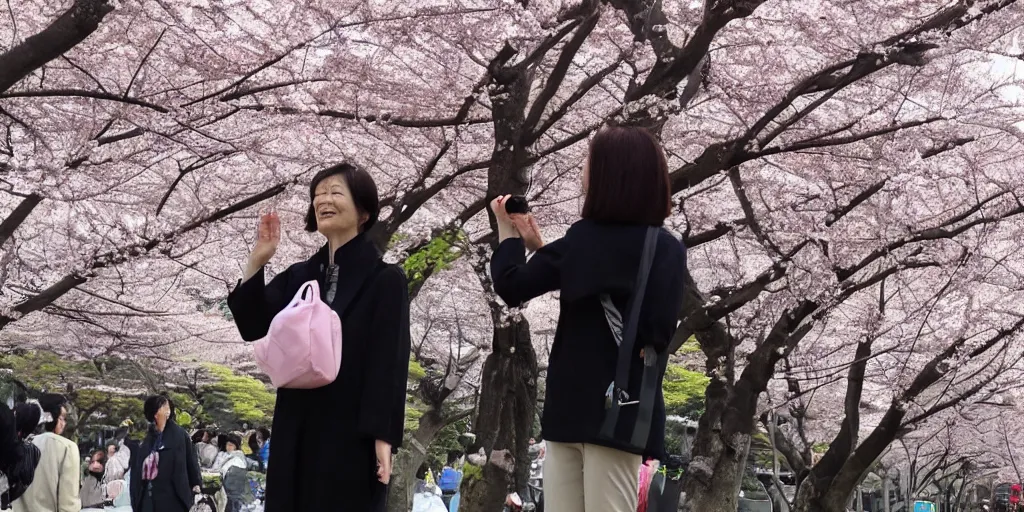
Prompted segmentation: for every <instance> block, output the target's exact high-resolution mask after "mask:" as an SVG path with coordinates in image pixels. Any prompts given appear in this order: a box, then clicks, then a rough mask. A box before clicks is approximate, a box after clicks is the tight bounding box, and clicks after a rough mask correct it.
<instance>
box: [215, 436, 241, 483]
mask: <svg viewBox="0 0 1024 512" xmlns="http://www.w3.org/2000/svg"><path fill="white" fill-rule="evenodd" d="M223 436H224V437H223V438H222V439H223V443H224V451H222V452H220V453H218V454H217V459H216V460H215V461H214V463H213V470H214V471H217V472H218V473H220V476H221V477H222V478H223V477H224V476H225V475H227V474H228V470H229V469H231V468H234V467H237V468H242V470H243V471H245V470H246V469H247V468H248V467H249V464H248V461H247V460H246V459H245V453H243V452H242V450H241V446H242V438H241V437H239V436H237V435H234V434H223Z"/></svg>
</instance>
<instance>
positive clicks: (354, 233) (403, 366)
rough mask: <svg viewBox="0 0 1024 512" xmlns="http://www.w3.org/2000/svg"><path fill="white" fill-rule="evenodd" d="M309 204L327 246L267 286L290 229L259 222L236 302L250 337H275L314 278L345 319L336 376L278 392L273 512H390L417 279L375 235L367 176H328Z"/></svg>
mask: <svg viewBox="0 0 1024 512" xmlns="http://www.w3.org/2000/svg"><path fill="white" fill-rule="evenodd" d="M309 197H310V201H311V204H310V206H309V210H308V212H307V214H306V229H307V231H317V232H319V233H320V234H321V235H323V236H324V237H325V238H326V239H327V243H326V244H324V246H323V247H322V248H321V249H320V250H319V251H317V253H316V254H314V255H313V256H312V257H311V258H309V259H308V260H306V261H302V262H299V263H296V264H293V265H291V266H290V267H288V268H287V269H286V270H284V271H283V272H281V273H279V274H278V275H276V276H275V277H274V278H273V280H271V281H270V282H269V283H267V284H265V278H264V267H265V265H266V264H267V263H268V262H269V261H270V259H271V257H272V256H273V255H274V253H275V252H276V250H277V246H278V242H279V241H280V239H281V230H280V220H279V219H278V217H277V215H276V214H273V213H270V214H266V215H264V216H262V218H261V219H260V226H259V233H258V240H257V242H256V245H255V247H254V248H253V250H252V253H251V254H250V256H249V261H248V264H247V265H246V269H245V275H244V278H243V279H242V281H241V282H240V283H239V285H238V286H237V287H236V288H235V289H234V290H233V291H232V292H231V294H230V295H228V306H229V307H230V308H231V313H232V314H233V315H234V318H235V323H236V324H237V326H238V330H239V332H240V333H241V335H242V338H243V339H245V340H247V341H253V340H257V339H260V338H262V337H264V336H266V334H267V331H268V329H269V327H270V322H271V320H272V319H273V318H274V316H275V315H276V314H277V313H278V312H280V311H281V310H282V309H283V308H284V307H285V306H286V305H287V304H288V303H289V302H291V300H292V299H293V298H294V296H295V293H296V292H297V291H298V290H299V289H300V287H301V286H302V285H303V284H304V283H306V282H309V281H314V280H315V281H318V282H319V283H320V290H321V299H322V300H323V301H324V302H325V303H327V304H328V305H330V307H331V308H332V309H333V310H334V311H336V312H337V313H338V316H339V317H340V318H341V328H342V339H343V340H344V341H343V345H342V349H343V357H342V363H341V369H340V371H339V373H338V377H337V379H336V380H335V381H334V382H333V383H331V384H328V385H326V386H324V387H321V388H317V389H278V390H277V404H276V406H275V408H274V422H273V432H274V449H273V451H271V452H270V456H269V460H267V461H265V462H266V465H267V484H266V485H267V487H266V501H265V505H266V512H293V511H294V512H298V511H307V510H309V511H314V510H315V511H318V512H331V511H350V510H351V511H360V512H362V511H373V510H383V507H384V503H385V498H386V494H387V487H386V486H387V483H388V482H389V481H390V478H391V455H392V453H393V452H395V451H396V450H397V449H398V447H399V445H400V443H401V442H402V433H403V426H404V422H405V391H406V380H407V378H408V371H409V296H408V293H409V292H408V283H407V281H406V278H405V274H404V273H403V272H402V269H401V268H400V267H398V266H396V265H388V264H385V263H384V262H383V261H382V259H381V254H380V252H379V251H378V250H377V248H376V247H375V246H374V244H373V242H372V241H371V240H370V238H369V237H368V236H367V231H369V230H370V229H371V228H372V227H373V225H374V224H375V223H376V221H377V215H378V211H379V198H378V195H377V186H376V184H374V182H373V179H372V178H371V177H370V175H369V174H368V173H367V172H366V171H364V170H362V169H360V168H358V167H355V166H353V165H350V164H340V165H336V166H333V167H330V168H327V169H324V170H322V171H320V172H319V173H317V175H316V176H314V177H313V180H312V182H311V183H310V186H309Z"/></svg>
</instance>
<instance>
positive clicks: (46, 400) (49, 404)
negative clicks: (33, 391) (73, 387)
mask: <svg viewBox="0 0 1024 512" xmlns="http://www.w3.org/2000/svg"><path fill="white" fill-rule="evenodd" d="M67 402H68V399H67V398H65V397H64V395H58V394H56V393H46V394H44V395H43V396H41V397H39V407H41V408H42V409H43V412H48V413H50V418H52V419H51V420H50V421H49V422H47V423H46V425H43V428H44V429H45V430H46V431H47V432H53V431H55V430H57V422H58V421H60V415H61V412H62V411H61V409H63V408H64V405H65V404H67Z"/></svg>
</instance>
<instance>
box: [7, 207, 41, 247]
mask: <svg viewBox="0 0 1024 512" xmlns="http://www.w3.org/2000/svg"><path fill="white" fill-rule="evenodd" d="M42 201H43V197H42V196H40V195H38V194H29V195H27V196H25V197H24V198H23V199H22V200H21V202H20V203H18V206H16V207H15V208H14V211H12V212H11V214H10V215H8V216H7V217H6V218H4V220H3V222H0V248H3V246H4V244H5V243H6V242H7V239H9V238H11V235H13V234H14V231H15V230H17V229H18V226H20V225H21V224H22V223H23V222H25V219H27V218H28V216H29V215H30V214H31V213H32V210H35V209H36V206H39V203H41V202H42Z"/></svg>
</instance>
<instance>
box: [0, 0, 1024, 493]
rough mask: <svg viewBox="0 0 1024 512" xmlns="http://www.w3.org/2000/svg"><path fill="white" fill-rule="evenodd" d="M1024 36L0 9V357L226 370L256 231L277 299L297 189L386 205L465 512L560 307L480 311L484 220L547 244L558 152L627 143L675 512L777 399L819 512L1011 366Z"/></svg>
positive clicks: (488, 303) (945, 22)
mask: <svg viewBox="0 0 1024 512" xmlns="http://www.w3.org/2000/svg"><path fill="white" fill-rule="evenodd" d="M1021 14H1022V13H1021V10H1020V6H1019V5H1018V3H1017V2H1016V1H1014V0H903V1H900V2H896V3H895V4H894V3H892V2H881V1H876V0H867V1H862V2H853V3H851V2H845V1H841V0H820V1H813V2H809V1H805V0H704V1H691V2H661V1H659V0H603V1H598V0H574V1H570V0H562V1H556V0H534V1H526V0H518V1H497V0H475V1H473V0H469V1H467V0H462V1H453V0H433V1H429V2H415V3H411V4H410V3H406V4H398V3H379V2H377V3H374V2H363V1H361V0H323V1H319V2H269V1H266V0H255V1H251V2H247V3H246V4H245V5H244V6H239V5H236V4H233V3H228V2H221V1H215V0H205V1H193V2H177V3H168V2H160V1H153V2H149V1H146V2H136V1H122V2H119V3H117V4H115V3H113V2H109V1H105V0H65V1H63V2H43V1H40V0H18V1H15V2H11V3H10V7H9V8H8V9H7V12H6V13H4V15H5V16H7V17H9V18H10V20H11V22H10V23H6V22H5V23H4V24H3V25H0V45H3V46H0V123H2V128H0V135H3V136H2V137H0V215H2V220H0V261H2V262H3V265H2V266H0V293H2V298H0V343H3V344H4V345H6V346H13V345H19V346H29V347H46V348H50V349H54V350H57V351H59V352H61V353H64V354H68V355H73V356H76V357H86V358H88V357H98V356H100V355H103V354H124V355H129V356H132V357H139V358H142V357H144V358H148V359H153V360H158V361H165V362H166V364H167V365H175V364H182V362H187V361H191V360H200V359H202V360H210V359H218V358H219V359H220V360H221V362H230V363H232V365H236V366H237V365H242V364H250V363H251V359H250V358H249V357H248V356H247V355H246V350H245V347H244V346H243V345H240V344H238V340H237V337H236V335H235V334H234V330H233V327H232V326H231V324H230V322H229V320H228V319H227V318H226V317H225V312H224V310H223V308H222V301H223V298H224V296H225V295H226V293H227V291H228V290H229V289H230V287H231V286H233V284H234V282H235V280H236V279H237V277H238V276H239V274H240V267H241V264H242V262H243V261H244V259H245V254H246V251H247V250H248V248H249V247H250V246H251V242H252V236H253V231H254V229H253V226H254V224H255V219H256V217H257V215H258V214H259V213H260V211H265V210H267V209H271V208H273V209H276V210H278V211H279V212H281V215H282V218H283V219H284V223H285V226H286V228H287V229H286V233H285V243H284V244H283V247H282V250H281V251H280V252H279V254H278V256H277V258H276V259H275V261H274V262H273V263H272V267H273V268H272V270H273V271H280V270H281V269H283V268H285V266H286V265H287V264H288V263H290V262H292V261H296V260H298V259H300V258H304V257H306V256H307V255H308V254H310V253H311V252H312V251H313V250H314V249H315V248H316V247H317V245H318V243H319V242H318V240H317V239H316V238H315V236H313V235H307V234H304V233H301V232H300V229H299V227H300V226H301V219H302V216H303V214H304V213H305V209H306V206H307V201H308V199H307V197H306V196H305V191H304V186H305V184H306V183H307V180H308V179H309V177H310V176H311V175H312V173H314V172H315V171H316V170H318V169H320V168H322V167H324V166H325V165H328V164H330V163H333V162H336V161H339V160H350V161H353V162H355V163H357V164H360V165H362V166H364V167H366V168H367V169H369V170H370V171H371V172H372V173H373V175H374V177H375V178H376V180H377V182H378V185H379V187H380V189H381V195H382V203H383V207H384V209H383V211H382V216H381V222H380V224H379V225H378V227H377V228H375V230H374V231H373V232H372V233H371V236H372V237H373V238H374V240H375V241H376V242H377V243H378V244H379V245H380V247H381V248H387V249H388V258H389V259H390V260H391V261H400V262H402V263H403V265H404V266H405V267H406V269H407V271H408V272H409V273H410V276H411V277H412V278H413V279H412V280H411V284H412V287H413V288H412V291H413V295H414V297H415V299H414V300H415V301H416V302H415V305H414V309H415V310H416V311H418V313H417V319H416V320H417V321H416V327H415V330H416V333H415V335H416V336H418V337H419V339H422V340H425V342H424V344H423V348H422V349H421V351H420V353H418V354H417V359H419V360H421V361H426V362H428V364H426V366H428V367H430V368H429V371H428V372H427V380H426V381H425V382H420V383H419V391H417V393H420V396H421V398H424V399H426V400H427V404H428V405H429V407H430V408H431V409H430V410H432V411H434V413H436V414H424V416H423V417H422V418H420V420H419V424H418V427H419V429H420V430H417V431H415V433H414V434H413V437H414V438H415V439H417V442H419V443H420V444H423V443H424V442H427V443H429V440H430V439H431V432H432V431H433V432H434V433H435V434H436V431H437V426H438V425H439V424H443V423H444V422H445V421H446V420H445V419H444V417H443V416H442V417H441V418H440V419H439V417H438V414H440V413H442V412H445V414H448V413H450V412H451V411H452V410H453V409H451V408H450V407H449V406H451V405H453V404H455V405H465V402H464V401H463V400H464V399H465V398H466V396H468V395H467V394H469V393H471V394H473V395H478V400H477V402H476V406H477V408H476V411H475V412H474V413H465V414H473V415H474V421H473V428H474V430H475V433H476V434H477V443H478V446H477V447H478V448H482V449H483V450H484V452H485V456H486V457H485V459H484V460H485V461H487V460H489V459H490V460H493V461H494V463H490V462H485V463H484V467H483V469H482V474H483V478H482V479H479V480H475V481H467V482H466V487H465V488H464V493H465V496H464V501H463V506H464V507H465V508H466V509H467V510H469V511H476V510H493V509H494V508H495V507H497V506H500V502H501V501H502V500H503V497H504V495H505V493H506V492H508V491H509V490H510V489H517V488H522V487H523V486H524V485H525V478H526V469H527V467H526V465H525V464H523V462H524V461H525V460H527V457H526V453H527V451H526V447H527V440H528V437H529V434H530V432H529V431H530V429H531V427H532V423H533V418H534V415H535V409H536V405H537V399H538V396H537V395H538V387H539V379H540V378H541V369H542V368H543V367H544V362H543V355H544V353H545V352H544V350H545V348H546V347H545V344H546V342H547V339H546V337H545V336H538V335H539V334H540V333H544V332H548V331H549V330H550V328H551V326H552V324H553V322H554V317H555V313H553V310H554V308H555V303H554V301H553V299H552V298H545V299H541V300H538V301H535V302H534V303H533V304H531V305H530V306H529V307H528V308H526V309H525V310H519V311H514V310H509V309H508V308H506V307H505V306H504V305H503V304H502V303H501V302H500V300H499V299H497V298H496V297H495V296H494V294H493V293H492V292H491V290H490V282H489V279H488V276H487V272H486V261H487V258H488V255H489V253H490V251H491V248H492V247H493V244H494V243H495V242H496V240H495V236H494V229H493V227H494V226H493V223H492V219H490V217H489V216H487V215H486V214H485V205H486V204H487V201H488V200H489V199H490V198H492V197H494V196H495V195H498V194H505V193H515V194H523V195H526V196H527V197H528V198H529V199H530V200H531V202H532V203H533V204H534V207H535V211H536V214H537V216H538V220H539V221H540V222H541V224H543V226H544V233H545V235H546V236H547V237H548V238H549V239H550V238H553V237H556V236H558V235H559V234H560V233H562V232H564V230H565V229H566V228H567V226H568V225H569V224H571V223H572V222H573V220H574V219H575V218H577V217H578V211H579V205H580V183H579V181H580V169H581V163H582V161H583V159H584V158H585V152H586V147H585V141H586V140H587V138H588V137H589V135H590V134H592V133H593V132H594V131H595V130H596V129H598V128H599V127H600V126H602V125H603V124H605V123H607V122H609V121H613V122H630V123H641V124H644V125H646V126H648V127H650V128H651V129H652V130H654V131H655V132H656V133H658V134H659V136H660V137H661V139H662V140H663V141H664V144H665V147H666V151H667V154H668V156H669V160H670V165H671V171H672V172H671V177H672V184H673V191H674V194H675V202H676V214H675V215H674V216H673V217H672V218H671V219H670V222H669V223H668V226H667V227H668V228H669V229H670V230H672V231H674V232H675V233H676V234H678V236H679V237H680V238H681V239H682V240H683V242H684V243H685V244H686V245H687V246H688V248H689V266H690V269H689V270H690V279H689V281H688V283H687V301H686V305H685V307H684V309H683V311H681V312H680V320H681V327H680V329H679V332H678V333H677V338H676V340H675V343H674V347H675V348H678V347H679V346H680V345H681V344H682V343H683V342H684V341H685V340H686V339H689V338H690V337H691V336H693V337H695V338H696V339H697V340H698V342H699V343H700V347H701V350H702V352H703V353H704V355H705V357H706V361H707V362H706V371H707V374H708V376H709V377H710V378H711V382H710V385H709V387H708V391H707V396H706V407H705V413H704V415H703V417H702V418H701V420H700V423H699V429H698V432H697V436H696V442H695V443H694V452H693V454H692V455H693V458H692V461H691V463H690V467H689V471H688V477H687V481H686V482H685V484H684V487H685V491H686V498H687V499H686V501H685V503H684V508H685V509H686V510H733V509H735V507H736V499H737V490H738V488H739V482H740V477H741V475H742V470H743V468H744V466H745V463H746V458H747V457H746V454H747V450H748V446H749V442H750V438H751V436H752V435H753V434H754V433H755V431H756V429H757V428H758V423H759V419H760V418H761V417H762V414H764V413H766V412H767V411H768V409H769V408H773V409H772V410H773V411H774V410H784V411H791V414H792V416H793V418H794V420H795V421H796V422H798V423H799V422H801V421H808V422H813V421H812V420H813V417H812V418H810V419H808V418H805V417H802V416H801V413H800V409H799V407H801V406H800V404H801V403H802V402H801V401H802V400H808V399H809V397H810V395H811V394H813V393H820V394H821V395H825V394H826V392H828V394H830V396H832V397H833V399H832V400H824V401H825V402H826V403H827V406H823V407H821V408H819V410H821V411H827V412H825V413H819V415H820V416H819V417H820V418H821V423H822V424H826V425H829V427H828V428H822V429H821V430H819V432H821V434H820V442H825V443H829V448H828V451H827V452H826V454H825V456H824V458H823V459H822V461H821V462H819V463H818V464H816V465H813V467H811V466H810V465H809V464H807V463H806V462H805V469H806V470H807V472H808V475H809V476H808V477H807V478H806V479H805V482H806V485H802V488H801V494H800V497H799V498H798V500H797V503H796V505H797V506H803V507H807V508H806V509H808V510H828V511H831V510H841V509H842V508H841V507H843V506H845V503H846V501H847V500H848V499H849V496H850V494H851V493H852V492H853V489H854V488H855V487H856V484H857V483H858V482H859V481H860V480H861V479H862V478H863V477H864V475H865V474H866V472H868V471H869V470H870V469H871V465H872V463H873V462H874V461H875V460H877V459H879V457H882V456H883V454H885V453H886V450H887V449H889V447H891V446H892V443H893V442H894V441H897V440H898V439H901V438H903V437H905V434H906V432H907V431H908V430H907V429H910V428H913V427H914V426H915V425H923V424H928V422H929V421H934V419H935V418H936V417H940V416H943V415H945V414H949V413H950V411H951V410H957V411H961V410H962V411H963V413H964V414H970V407H974V406H976V405H977V404H978V403H980V402H981V401H986V400H989V399H991V398H992V397H994V396H996V395H998V394H1000V393H1004V392H1005V391H1006V388H1007V387H1008V386H1009V385H1010V384H1009V382H1008V380H1007V379H1008V378H1009V377H1010V376H1012V375H1014V374H1015V373H1014V372H1016V371H1018V370H1019V368H1018V367H1017V366H1016V365H1017V360H1019V359H1020V358H1019V356H1020V352H1021V346H1020V343H1019V339H1018V331H1019V329H1020V327H1021V326H1022V323H1021V322H1022V321H1021V320H1020V319H1021V318H1024V315H1022V314H1021V313H1024V312H1022V311H1020V310H1019V308H1018V307H1017V304H1020V303H1021V301H1020V300H1019V299H1020V298H1021V297H1020V294H1021V290H1022V286H1021V277H1020V276H1021V262H1020V261H1019V257H1018V256H1017V254H1016V252H1017V251H1016V250H1015V249H1016V245H1015V242H1016V241H1017V240H1019V239H1020V236H1019V228H1018V226H1019V223H1020V222H1019V219H1020V217H1021V215H1020V214H1021V213H1024V206H1021V203H1020V202H1019V199H1018V198H1019V197H1020V192H1021V181H1020V178H1019V173H1018V169H1019V167H1020V163H1021V156H1022V155H1021V146H1020V131H1019V129H1018V128H1017V126H1016V123H1017V122H1018V120H1019V119H1020V114H1021V112H1020V106H1019V97H1020V93H1021V87H1020V82H1021V80H1020V76H1021V75H1020V73H1019V72H1018V69H1017V62H1019V60H1020V59H1019V56H1020V55H1021V53H1022V49H1021V48H1020V45H1019V44H1018V42H1019V37H1020V33H1021V28H1020V26H1019V25H1020V20H1021V19H1024V17H1022V16H1021ZM445 239H447V240H450V241H451V242H450V245H456V246H457V249H456V252H455V253H453V257H448V256H445V255H441V256H439V255H438V252H437V242H436V241H437V240H445ZM454 259H457V261H453V260H454ZM456 288H457V291H453V290H456ZM449 295H450V296H452V297H455V298H457V302H454V303H452V304H449V305H447V306H444V307H439V306H436V305H435V304H434V303H436V302H437V301H438V300H441V302H442V303H444V300H442V299H444V298H446V297H447V296H449ZM879 304H884V308H883V307H880V306H879ZM453 312H458V314H456V313H453ZM466 312H472V315H470V314H464V313H466ZM473 315H476V318H471V317H472V316H473ZM460 330H461V332H460ZM460 344H462V345H461V346H463V347H467V346H472V348H474V349H476V350H477V351H478V352H477V353H479V354H481V355H483V354H486V355H485V356H484V357H479V358H478V359H476V360H477V361H479V360H480V359H482V362H481V363H480V364H479V365H475V364H473V363H472V362H468V363H466V361H472V360H473V359H472V357H471V356H470V352H468V351H467V352H464V351H463V349H462V348H458V349H453V348H451V347H453V346H455V347H460ZM466 350H469V349H468V348H467V349H466ZM464 358H465V361H464V360H463V359H464ZM463 363H466V364H463ZM793 382H796V383H797V384H796V385H793V384H792V383H793ZM473 387H476V389H475V390H474V389H473ZM453 399H454V402H450V401H449V400H453ZM812 403H813V402H812ZM794 407H796V409H794ZM806 408H807V411H809V412H810V413H811V414H812V416H813V414H814V413H813V410H814V409H815V407H814V406H811V405H807V407H806ZM862 409H863V410H862ZM454 411H456V412H455V413H452V414H456V415H458V414H463V413H464V409H461V408H456V409H454ZM792 411H796V412H795V413H793V412H792ZM839 411H841V414H840V412H839ZM449 419H450V418H449ZM811 431H813V429H812V430H811ZM862 432H863V433H864V435H863V437H862V436H861V433H862ZM797 436H798V437H799V435H797ZM796 441H797V439H791V442H796ZM776 444H777V445H781V442H777V443H776ZM798 449H800V450H802V451H803V452H804V453H806V446H801V447H799V448H798ZM495 453H497V454H499V455H501V457H496V458H492V457H491V455H493V454H495ZM413 455H414V454H413V453H412V452H409V453H408V454H406V456H407V457H409V458H408V459H404V463H405V464H407V465H409V467H411V465H412V464H414V463H415V461H416V458H415V457H414V456H413ZM505 455H508V456H509V457H511V460H513V461H515V462H517V464H513V465H509V464H506V463H505V459H504V456H505ZM499 459H500V460H499ZM794 460H796V459H795V458H794ZM413 469H415V468H413ZM407 470H408V467H407V468H406V469H405V471H407ZM396 487H398V486H396Z"/></svg>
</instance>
